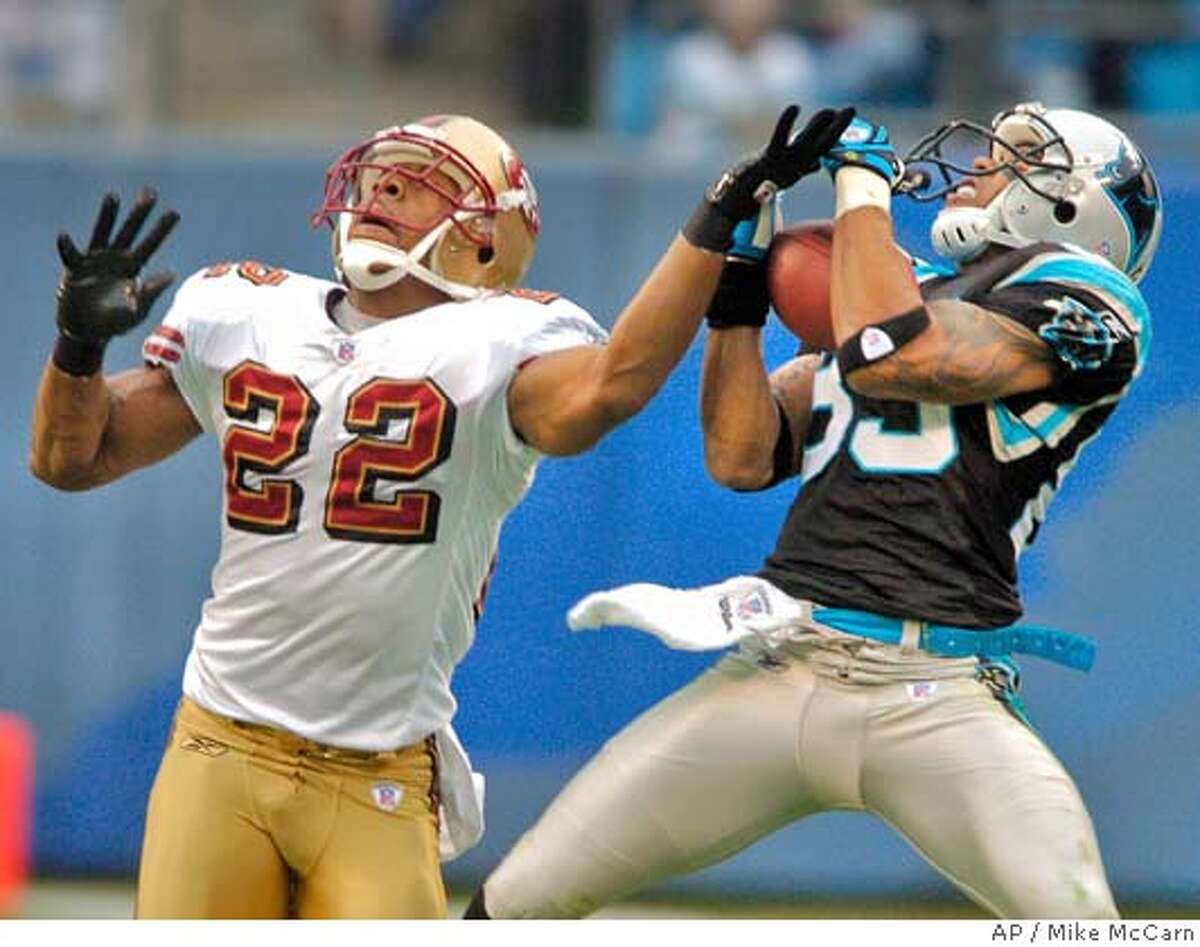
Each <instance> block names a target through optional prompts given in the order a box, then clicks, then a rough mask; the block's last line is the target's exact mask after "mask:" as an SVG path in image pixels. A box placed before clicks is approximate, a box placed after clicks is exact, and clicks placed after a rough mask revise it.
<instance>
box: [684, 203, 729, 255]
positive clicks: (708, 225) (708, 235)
mask: <svg viewBox="0 0 1200 947" xmlns="http://www.w3.org/2000/svg"><path fill="white" fill-rule="evenodd" d="M738 223H739V221H736V220H731V219H730V218H728V217H726V216H725V215H724V214H723V213H721V211H719V210H718V209H717V207H716V206H715V205H714V204H712V203H711V202H710V201H709V200H708V199H707V198H705V199H704V200H702V201H700V203H699V204H697V205H696V209H695V210H694V211H692V215H691V216H690V217H689V218H688V219H687V223H685V224H684V225H683V228H682V230H681V233H682V234H683V239H684V240H686V241H687V242H688V243H690V244H691V245H692V246H693V247H696V248H697V249H700V250H711V251H712V252H713V253H724V252H725V251H726V250H728V249H729V246H730V244H732V243H733V228H734V227H736V226H737V225H738Z"/></svg>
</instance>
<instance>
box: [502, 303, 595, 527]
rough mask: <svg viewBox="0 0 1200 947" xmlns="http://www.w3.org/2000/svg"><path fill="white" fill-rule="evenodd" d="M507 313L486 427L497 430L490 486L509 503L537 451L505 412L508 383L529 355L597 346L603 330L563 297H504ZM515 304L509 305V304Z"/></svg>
mask: <svg viewBox="0 0 1200 947" xmlns="http://www.w3.org/2000/svg"><path fill="white" fill-rule="evenodd" d="M504 305H505V309H506V310H507V311H508V312H509V313H510V314H511V317H512V319H513V322H511V323H508V324H509V325H510V326H512V331H511V332H508V333H506V343H505V351H506V355H505V359H504V362H505V365H506V370H505V375H504V377H503V378H502V379H499V380H498V381H499V386H498V388H497V391H496V397H494V398H493V399H491V406H490V408H489V422H488V423H489V426H491V427H493V429H494V430H498V431H499V432H500V436H499V438H498V444H497V451H496V453H495V455H494V458H493V462H494V469H493V471H492V473H493V478H492V484H493V488H494V489H495V490H496V491H497V493H498V494H499V495H500V496H502V497H503V498H504V500H505V502H509V503H511V502H515V501H516V499H517V498H518V497H519V496H520V495H521V494H523V493H524V491H525V490H526V489H527V488H528V486H529V483H530V482H531V481H532V477H533V468H534V466H535V465H536V463H537V461H538V459H539V458H540V457H541V456H542V455H541V453H540V452H539V451H538V450H536V449H535V448H534V447H532V446H531V445H529V444H527V443H525V442H524V441H523V440H521V438H520V436H519V435H518V434H517V432H516V430H515V429H514V428H513V426H512V419H511V417H510V416H509V413H508V397H507V393H508V385H509V383H510V382H511V381H512V378H513V376H514V375H515V373H516V372H518V371H520V369H521V367H522V366H523V365H525V364H527V363H528V362H530V361H532V360H533V359H535V358H539V357H540V356H543V355H549V354H551V353H553V352H558V351H562V350H564V349H569V348H575V347H576V346H581V345H602V344H604V343H605V342H607V341H608V333H607V332H605V331H604V329H603V328H601V327H600V325H599V324H598V323H597V322H596V320H595V319H593V318H592V317H591V316H590V315H589V314H588V313H587V311H586V310H584V309H583V308H582V307H580V306H578V305H577V304H575V303H573V302H571V301H570V300H568V299H564V298H563V297H561V296H551V295H549V294H547V295H544V296H540V297H539V298H537V299H532V298H530V297H529V296H527V295H526V296H524V297H521V296H518V297H517V298H515V299H514V298H508V299H505V300H504ZM510 306H512V307H517V308H512V309H509V307H510Z"/></svg>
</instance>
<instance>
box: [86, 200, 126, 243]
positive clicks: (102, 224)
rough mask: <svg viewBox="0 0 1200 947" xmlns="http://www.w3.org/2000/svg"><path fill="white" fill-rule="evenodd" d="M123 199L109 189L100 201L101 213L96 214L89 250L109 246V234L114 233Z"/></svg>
mask: <svg viewBox="0 0 1200 947" xmlns="http://www.w3.org/2000/svg"><path fill="white" fill-rule="evenodd" d="M120 207H121V200H120V198H118V197H117V195H116V194H114V193H112V191H109V192H108V193H107V194H105V195H104V200H102V201H101V202H100V213H98V214H97V215H96V224H95V226H94V227H92V239H91V240H89V241H88V249H89V250H99V249H103V248H104V247H106V246H108V235H109V234H110V233H112V228H113V223H114V222H115V221H116V219H117V211H118V210H119V209H120Z"/></svg>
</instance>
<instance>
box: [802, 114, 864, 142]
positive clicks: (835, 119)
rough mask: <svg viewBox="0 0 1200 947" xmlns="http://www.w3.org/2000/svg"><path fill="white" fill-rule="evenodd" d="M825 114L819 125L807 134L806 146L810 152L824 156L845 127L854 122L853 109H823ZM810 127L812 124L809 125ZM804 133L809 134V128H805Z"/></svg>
mask: <svg viewBox="0 0 1200 947" xmlns="http://www.w3.org/2000/svg"><path fill="white" fill-rule="evenodd" d="M825 112H826V114H825V115H824V116H823V118H822V121H821V124H820V125H819V126H817V127H816V128H812V133H811V134H808V135H807V137H808V144H809V146H810V147H811V149H812V151H813V152H814V153H816V154H824V153H825V152H826V151H828V150H829V149H830V148H832V147H833V146H834V145H835V144H837V141H838V139H839V138H841V137H842V133H843V132H844V131H845V130H846V127H847V126H848V125H849V124H850V123H851V122H852V121H854V114H855V112H854V107H853V106H851V107H849V108H844V109H841V110H839V111H834V110H833V109H825ZM809 124H810V127H811V124H812V123H809ZM805 132H806V133H808V132H809V128H805Z"/></svg>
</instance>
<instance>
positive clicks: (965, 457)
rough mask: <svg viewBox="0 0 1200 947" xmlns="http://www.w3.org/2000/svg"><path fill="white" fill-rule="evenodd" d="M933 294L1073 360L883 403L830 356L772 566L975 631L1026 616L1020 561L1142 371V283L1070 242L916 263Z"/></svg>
mask: <svg viewBox="0 0 1200 947" xmlns="http://www.w3.org/2000/svg"><path fill="white" fill-rule="evenodd" d="M916 273H917V276H918V279H921V280H922V282H921V291H922V295H923V297H924V298H925V299H926V300H931V299H938V298H955V299H962V300H965V301H968V302H972V303H975V304H977V305H979V306H982V307H983V308H985V309H988V310H990V311H992V312H995V313H1000V314H1002V315H1004V316H1006V317H1008V318H1010V319H1014V320H1016V321H1017V322H1020V323H1021V324H1022V325H1024V326H1027V327H1028V328H1030V329H1032V330H1033V331H1034V332H1036V333H1037V334H1038V335H1039V336H1040V337H1041V338H1042V339H1044V340H1045V341H1046V342H1047V344H1049V346H1050V347H1051V349H1052V350H1053V352H1054V353H1055V355H1056V356H1057V359H1058V361H1057V370H1056V379H1055V382H1054V383H1053V385H1052V386H1050V387H1049V388H1047V389H1044V390H1041V391H1036V392H1031V393H1026V394H1021V395H1014V396H1010V397H1006V398H1002V399H999V400H996V401H989V402H985V403H982V404H971V405H963V406H953V407H952V406H949V405H943V404H929V403H915V402H908V401H881V400H876V399H872V398H866V397H863V396H861V395H858V394H855V393H854V392H852V391H850V390H849V389H848V388H847V387H846V386H845V384H844V383H843V382H842V379H841V377H840V375H839V373H838V366H837V362H836V360H835V359H834V358H833V357H832V356H831V355H826V356H825V357H824V360H823V362H822V364H821V367H820V369H819V370H818V371H817V373H816V375H815V378H814V382H813V408H812V418H811V421H810V423H809V429H808V435H807V439H806V442H805V445H804V458H803V464H802V469H801V471H800V477H801V487H800V491H799V493H798V494H797V496H796V499H795V501H794V502H793V503H792V506H791V509H790V510H789V512H788V516H787V520H786V521H785V522H784V524H783V529H782V530H781V531H780V534H779V539H778V541H777V543H776V547H775V551H774V552H773V553H772V554H771V555H770V557H768V559H767V561H766V564H765V565H764V567H763V569H762V570H761V572H760V574H761V575H762V576H763V577H765V578H767V579H769V580H770V581H771V582H772V583H774V584H775V585H777V586H779V587H780V588H782V589H783V590H784V591H785V592H787V593H789V594H790V595H793V596H795V597H797V598H802V599H809V600H811V601H814V602H818V603H820V604H823V605H828V606H833V607H840V608H856V609H863V610H866V611H871V612H877V613H880V614H884V615H893V616H899V617H904V618H915V619H921V620H924V621H929V622H937V623H941V624H949V625H958V626H961V627H967V628H995V627H999V626H1002V625H1008V624H1011V623H1012V622H1013V621H1015V620H1016V619H1017V618H1018V617H1019V616H1020V614H1021V603H1020V597H1019V594H1018V590H1017V572H1016V560H1017V556H1018V555H1019V554H1020V551H1021V550H1022V549H1023V548H1024V547H1025V546H1027V545H1029V543H1031V542H1032V541H1033V538H1034V536H1035V535H1036V533H1037V530H1038V527H1039V526H1040V524H1041V522H1042V520H1043V518H1044V517H1045V514H1046V507H1047V505H1048V504H1049V503H1050V501H1051V499H1053V497H1054V495H1055V493H1056V492H1057V491H1058V489H1059V487H1060V486H1061V484H1062V481H1063V478H1064V477H1065V476H1066V474H1067V472H1068V471H1069V470H1070V469H1071V467H1072V465H1073V464H1074V462H1075V458H1076V456H1077V455H1078V453H1079V451H1080V450H1081V449H1082V447H1083V446H1084V445H1085V444H1086V443H1087V442H1088V441H1090V440H1091V439H1092V438H1093V437H1094V436H1095V435H1096V434H1097V433H1098V432H1099V430H1100V427H1101V426H1102V425H1103V424H1104V422H1105V420H1106V419H1107V418H1108V416H1109V415H1110V414H1111V413H1112V411H1113V409H1114V408H1115V407H1116V404H1117V402H1118V401H1119V400H1120V398H1121V397H1122V395H1123V394H1124V393H1125V391H1126V390H1127V389H1128V387H1129V384H1130V382H1131V381H1132V379H1133V378H1134V377H1136V375H1137V374H1138V372H1139V371H1140V369H1141V365H1142V361H1143V359H1144V358H1145V354H1146V350H1147V347H1148V344H1149V337H1150V319H1149V312H1148V310H1147V308H1146V304H1145V302H1144V300H1143V299H1142V296H1141V294H1140V293H1139V292H1138V290H1137V288H1136V287H1135V286H1134V284H1133V283H1132V282H1131V281H1130V280H1129V279H1128V278H1127V277H1126V276H1125V275H1124V274H1123V273H1122V272H1120V271H1119V270H1117V269H1115V268H1114V267H1112V266H1110V265H1108V264H1107V263H1106V262H1104V261H1103V260H1101V259H1100V258H1099V257H1096V256H1092V255H1090V254H1084V253H1081V252H1076V251H1072V250H1071V249H1070V248H1067V247H1064V246H1060V245H1057V244H1037V245H1034V246H1030V247H1023V248H1021V249H1018V250H1011V251H1007V252H1005V253H1004V254H1002V255H1000V256H997V257H994V258H991V259H989V260H987V261H986V262H982V263H978V264H975V265H973V266H968V267H967V268H965V269H964V270H963V271H961V272H958V271H947V270H934V269H933V268H932V267H930V266H928V265H927V264H922V263H918V264H917V265H916Z"/></svg>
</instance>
